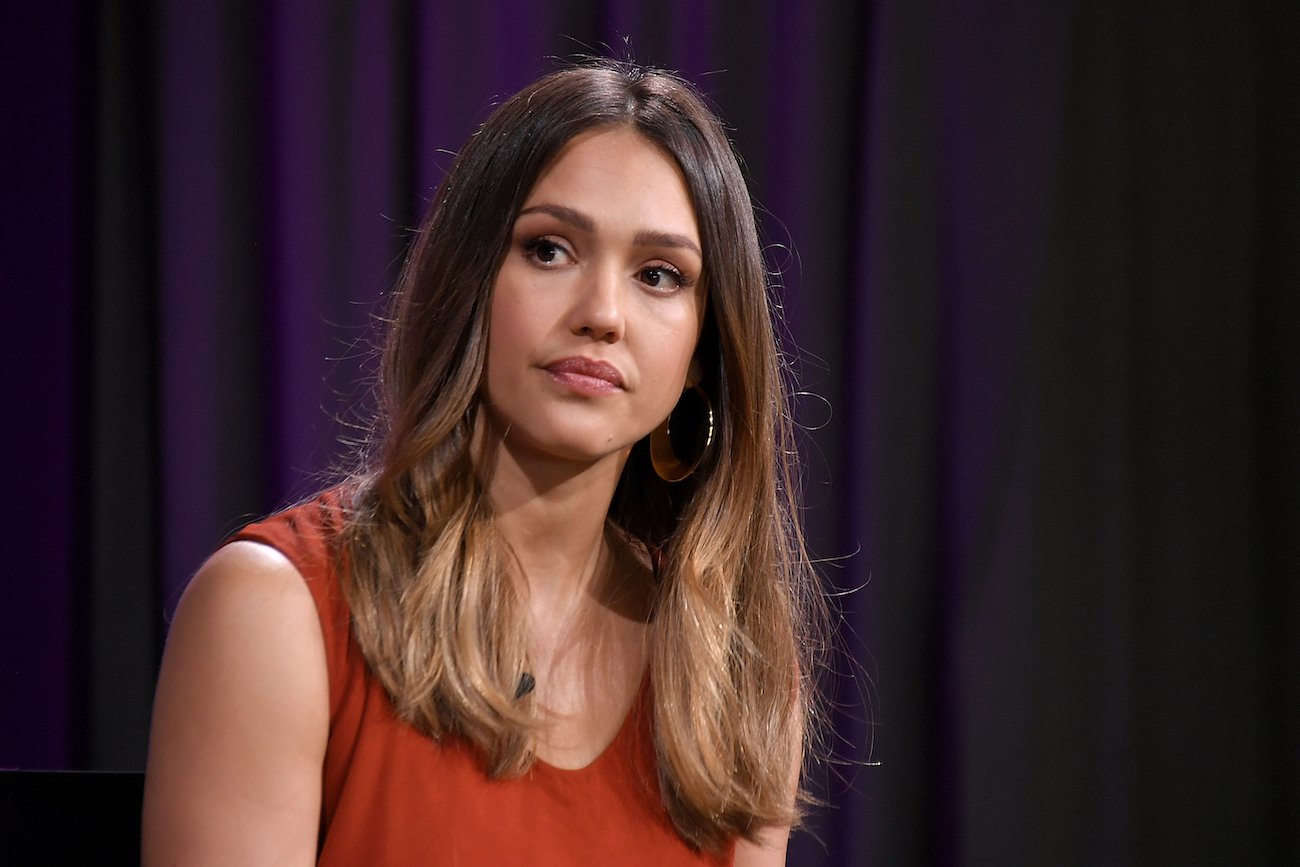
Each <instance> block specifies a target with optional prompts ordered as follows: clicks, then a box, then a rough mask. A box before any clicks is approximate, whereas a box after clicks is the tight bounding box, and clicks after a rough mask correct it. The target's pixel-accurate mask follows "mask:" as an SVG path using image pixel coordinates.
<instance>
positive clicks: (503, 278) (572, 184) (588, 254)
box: [484, 128, 705, 462]
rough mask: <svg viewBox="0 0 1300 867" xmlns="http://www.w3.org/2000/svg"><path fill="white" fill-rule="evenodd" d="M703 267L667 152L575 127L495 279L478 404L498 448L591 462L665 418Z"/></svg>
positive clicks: (695, 320)
mask: <svg viewBox="0 0 1300 867" xmlns="http://www.w3.org/2000/svg"><path fill="white" fill-rule="evenodd" d="M702 266H703V261H702V258H701V252H700V235H699V228H698V226H697V225H696V220H695V211H694V209H693V208H692V207H691V202H690V196H689V195H688V193H687V189H686V182H685V179H684V178H683V176H682V173H681V171H680V170H679V169H678V167H677V164H676V163H675V162H674V161H673V160H672V158H671V157H669V156H667V155H666V154H665V153H664V152H663V151H661V150H659V149H658V148H657V147H656V146H654V145H652V144H650V143H649V142H648V141H647V140H646V139H644V138H642V137H641V136H639V135H637V134H636V133H635V132H632V131H630V130H627V129H621V128H616V129H610V130H596V131H592V132H588V133H584V134H581V135H578V136H575V137H574V138H573V140H572V141H570V142H569V143H568V144H567V145H566V146H565V147H564V149H563V150H561V151H560V154H559V156H558V157H557V158H556V160H555V161H554V162H553V163H552V164H551V165H550V167H549V168H547V169H546V170H545V171H544V172H543V173H542V175H541V177H540V178H539V179H538V181H537V184H536V186H534V187H533V190H532V192H531V193H529V195H528V198H527V199H526V200H525V202H524V205H523V207H522V208H521V209H520V212H519V217H518V219H517V220H516V221H515V224H514V229H513V233H512V235H511V240H510V248H509V250H508V251H507V252H506V256H505V260H504V262H503V263H502V265H501V270H500V271H499V272H498V274H497V278H496V284H495V286H494V289H493V294H492V308H491V320H490V326H489V332H488V355H487V372H486V377H485V395H484V396H485V401H484V403H485V408H486V410H487V412H488V415H489V418H490V419H491V421H492V422H493V425H494V427H495V428H496V429H497V430H498V431H505V432H506V434H505V444H506V446H507V447H508V448H510V449H511V450H512V451H516V452H518V451H520V450H523V451H526V452H530V453H533V454H534V455H535V456H537V457H546V458H551V459H559V460H564V461H578V462H590V461H594V460H599V459H601V458H604V457H607V456H610V455H621V454H623V453H625V452H626V450H627V449H629V448H630V447H631V446H632V444H633V443H635V442H636V441H637V440H639V439H641V438H642V437H644V436H645V435H646V434H648V433H649V432H650V431H651V430H652V429H654V427H655V426H656V425H658V424H659V423H660V422H661V421H663V419H664V418H666V417H667V415H668V413H669V412H670V411H671V410H672V408H673V405H674V404H675V403H676V402H677V399H678V398H679V397H680V396H681V393H682V389H683V387H684V385H685V381H686V376H687V370H688V368H689V366H690V362H691V357H692V355H693V354H694V352H695V344H696V342H697V341H698V339H699V336H700V327H701V323H702V322H703V318H704V307H705V298H704V290H703V287H702V286H701V281H700V275H701V268H702ZM521 457H522V455H521Z"/></svg>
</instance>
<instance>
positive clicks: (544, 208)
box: [519, 205, 596, 232]
mask: <svg viewBox="0 0 1300 867" xmlns="http://www.w3.org/2000/svg"><path fill="white" fill-rule="evenodd" d="M525 214H550V215H551V216H552V217H554V218H555V219H557V220H560V221H561V222H564V223H568V224H569V225H570V226H573V227H574V228H577V229H581V230H582V231H584V232H594V231H596V221H595V220H593V219H591V217H588V216H587V215H586V214H584V213H582V211H575V210H574V209H573V208H566V207H564V205H533V206H532V207H531V208H524V209H523V210H522V211H520V212H519V216H521V217H522V216H524V215H525Z"/></svg>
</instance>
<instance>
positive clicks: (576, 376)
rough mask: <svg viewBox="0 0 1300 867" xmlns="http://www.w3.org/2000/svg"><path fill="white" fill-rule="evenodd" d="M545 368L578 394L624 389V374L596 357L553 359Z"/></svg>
mask: <svg viewBox="0 0 1300 867" xmlns="http://www.w3.org/2000/svg"><path fill="white" fill-rule="evenodd" d="M543 370H545V371H546V372H547V373H548V374H549V375H550V377H551V379H553V380H555V381H556V382H558V383H559V384H561V385H563V386H566V387H567V388H570V389H572V390H573V391H575V392H577V393H578V394H586V395H591V396H598V395H602V394H612V393H614V392H616V391H622V390H623V374H621V373H619V370H618V368H617V367H615V366H614V365H612V364H610V363H608V362H605V361H597V360H596V359H594V358H583V357H582V356H572V357H570V358H561V359H558V360H556V361H552V362H551V363H550V364H548V365H546V366H545V367H544V368H543Z"/></svg>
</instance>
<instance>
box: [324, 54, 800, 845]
mask: <svg viewBox="0 0 1300 867" xmlns="http://www.w3.org/2000/svg"><path fill="white" fill-rule="evenodd" d="M620 126H621V127H625V128H630V129H632V130H635V131H636V132H637V133H638V134H640V135H641V136H644V137H645V138H646V139H647V140H648V141H650V142H652V143H654V144H656V145H657V146H659V147H660V148H662V149H663V150H664V151H665V152H666V153H668V154H669V155H671V156H672V157H673V158H674V159H675V160H676V162H677V164H678V165H679V166H680V168H681V170H682V172H683V174H684V175H685V178H686V183H687V188H688V191H689V194H690V197H691V202H692V204H693V206H694V209H695V214H696V218H697V221H698V225H699V229H700V238H701V244H702V249H703V254H704V256H703V259H704V266H703V274H702V279H703V281H704V286H705V288H706V291H707V297H708V311H707V313H706V316H705V322H704V328H703V332H702V335H701V338H700V344H699V347H698V351H697V356H698V357H699V358H700V360H701V361H702V363H703V367H704V380H703V383H702V385H703V387H704V388H705V389H706V391H708V392H709V393H710V394H711V396H712V400H713V402H714V404H715V406H716V407H717V408H718V412H717V425H716V433H715V442H714V444H713V446H712V448H711V449H710V450H709V451H708V453H707V455H706V457H705V459H704V461H703V463H702V464H701V466H700V467H699V468H698V470H697V471H696V472H695V474H694V475H692V476H691V477H689V478H688V479H687V480H686V481H684V482H681V483H678V484H674V485H669V484H668V483H666V482H664V481H662V480H661V479H660V478H659V477H658V476H657V475H656V474H655V473H654V471H653V469H652V467H651V464H650V460H649V457H648V449H647V447H646V444H645V442H641V443H638V444H637V445H636V446H634V447H633V450H632V454H631V455H630V457H629V459H628V462H627V465H626V467H625V468H624V471H623V474H622V476H621V478H620V480H619V483H618V486H617V489H616V491H615V495H614V499H613V502H612V504H611V507H610V514H609V518H610V520H611V521H612V522H613V523H614V524H615V525H617V526H618V527H619V528H621V529H622V531H623V532H624V533H625V534H626V535H627V536H629V537H630V538H632V539H635V540H637V541H638V542H639V543H640V544H641V545H644V547H645V549H646V551H647V552H649V553H650V554H651V555H652V556H653V557H654V559H655V562H656V563H657V564H659V566H660V568H659V576H658V577H659V586H658V589H657V596H656V601H655V608H654V615H653V623H652V625H651V627H650V628H651V634H652V648H653V649H652V654H651V679H652V683H653V688H654V696H655V705H654V731H655V745H656V751H657V755H658V767H659V777H660V784H661V789H662V792H663V798H664V803H665V806H666V808H667V810H668V813H669V815H670V816H671V817H672V820H673V822H674V823H675V825H676V827H677V829H678V832H679V833H680V834H681V835H682V836H683V838H685V839H686V840H687V841H689V842H690V843H691V844H693V845H696V846H700V847H717V846H720V845H722V844H723V843H724V842H725V840H726V839H728V838H729V837H732V836H735V835H741V836H745V837H751V838H752V837H753V836H754V835H755V834H756V833H757V832H758V831H759V830H761V828H762V827H763V826H766V825H779V824H786V823H791V822H794V821H797V819H798V816H799V804H800V803H801V801H800V799H799V798H796V797H794V796H793V792H792V790H791V780H790V774H791V769H792V763H793V762H794V761H795V760H796V757H797V756H801V755H803V754H804V750H803V744H804V739H805V737H806V733H807V732H808V731H809V726H808V719H809V713H810V709H811V707H812V702H813V698H814V696H815V694H816V690H815V688H814V684H813V682H812V672H813V671H814V662H815V660H814V659H813V658H812V656H811V654H812V653H813V652H815V649H816V648H818V647H820V646H821V645H822V644H823V643H824V642H823V636H822V633H821V625H822V620H821V618H820V617H819V616H818V614H819V612H820V611H821V610H822V609H821V606H820V601H819V600H820V596H819V594H818V593H817V590H816V587H815V581H814V576H813V572H812V570H811V568H810V565H809V562H808V558H807V555H806V553H805V549H804V543H803V537H802V532H801V530H800V525H799V520H798V511H797V472H796V467H795V462H794V455H795V449H794V446H793V441H792V433H791V423H790V418H789V406H788V395H789V390H788V387H787V384H786V382H785V381H784V378H783V368H782V365H781V362H780V355H779V351H778V347H777V343H776V339H775V336H774V329H773V316H772V310H773V305H772V303H771V302H770V299H769V297H768V291H769V287H768V285H767V281H766V279H765V271H764V267H763V261H762V255H761V251H760V247H759V241H758V233H757V229H756V226H755V221H754V213H753V206H752V203H751V201H750V198H749V193H748V190H747V188H746V185H745V181H744V178H743V175H742V173H741V170H740V167H739V165H738V163H737V160H736V157H735V155H734V153H733V151H732V149H731V146H730V143H729V142H728V140H727V137H726V134H725V133H724V131H723V129H722V127H721V125H720V124H719V122H718V120H717V119H716V117H715V116H714V115H713V113H712V112H711V111H710V110H709V109H708V108H707V107H706V106H705V104H704V102H703V100H702V99H701V98H700V97H699V96H698V95H697V94H696V92H695V91H694V90H693V89H692V88H691V87H690V86H689V85H688V84H686V83H685V82H683V81H682V80H681V79H679V78H677V77H675V76H673V75H671V74H668V73H664V72H659V71H653V70H647V69H643V68H640V67H637V66H633V65H631V64H626V63H617V62H612V61H602V62H593V63H589V64H586V65H582V66H579V67H576V68H570V69H565V70H562V71H559V72H555V73H552V74H550V75H547V76H546V77H544V78H542V79H540V80H539V81H537V82H535V83H534V84H532V85H531V86H529V87H527V88H526V89H524V90H523V91H521V92H520V93H519V94H517V95H516V96H514V97H512V98H511V99H509V100H507V101H506V102H504V103H503V104H502V105H501V106H500V107H498V108H497V109H496V111H495V112H494V113H493V114H492V115H491V117H490V118H489V119H488V120H487V121H486V122H485V123H484V124H483V126H482V127H481V128H480V129H479V131H478V132H477V133H476V134H475V135H474V136H473V137H472V138H471V139H470V140H469V142H468V143H467V144H466V146H465V147H464V149H463V150H462V151H461V152H460V154H459V155H458V156H457V157H456V159H455V161H454V163H453V165H452V167H451V170H450V172H449V173H448V175H447V177H446V179H445V180H444V182H443V183H442V185H441V187H440V188H439V191H438V193H437V196H436V197H435V200H434V202H433V205H432V208H431V211H430V214H429V216H428V218H427V220H426V221H425V223H424V225H423V226H422V227H421V228H420V230H419V232H418V234H417V235H416V237H415V239H414V243H413V246H412V248H411V252H410V256H409V258H408V260H407V262H406V265H405V268H404V270H403V274H402V276H401V278H400V282H399V285H398V291H397V294H396V299H395V307H394V310H393V314H392V322H391V328H390V333H389V337H388V341H387V343H386V345H385V350H384V355H383V362H382V369H381V380H380V411H379V413H378V419H377V422H376V426H375V431H374V437H373V439H372V443H371V450H370V452H369V454H368V455H367V459H366V462H365V467H364V469H363V470H362V471H361V472H359V473H358V474H357V476H356V478H355V479H354V482H353V485H354V490H353V494H352V498H351V501H352V502H351V511H350V514H349V518H348V523H347V527H346V530H345V533H344V537H343V540H342V541H343V556H344V557H345V558H346V560H347V564H348V568H347V570H346V576H347V577H346V579H345V588H346V593H347V598H348V602H349V605H350V606H351V610H352V616H353V628H354V630H355V633H356V637H357V640H358V642H359V644H360V646H361V649H362V652H363V653H364V655H365V657H366V660H367V661H368V663H369V665H370V667H371V669H372V670H373V671H374V673H375V675H376V676H377V677H378V678H379V680H380V682H381V683H382V684H383V686H384V688H385V689H386V690H387V692H388V694H389V695H390V697H391V698H392V701H393V704H394V707H395V708H396V710H397V712H398V714H399V715H400V716H401V717H402V718H404V719H406V720H407V721H409V722H410V723H411V724H412V725H414V726H415V727H417V728H418V729H420V730H421V731H424V732H426V733H428V734H429V735H431V736H433V737H440V736H442V735H444V734H446V733H448V732H454V733H456V734H459V735H460V736H463V737H465V738H467V739H468V740H470V741H472V742H473V743H474V744H476V745H477V746H478V747H479V748H480V749H481V751H482V753H483V754H484V756H485V760H486V768H487V772H488V773H489V774H491V775H494V776H501V775H512V774H518V773H521V772H522V771H524V770H525V769H527V767H528V766H529V764H530V763H531V762H532V760H533V752H532V739H531V737H530V735H531V732H532V728H533V726H535V725H536V723H535V720H534V718H533V716H532V714H531V706H530V704H529V703H528V701H527V699H524V700H519V699H517V698H516V694H515V693H516V687H517V685H518V683H519V681H520V676H521V673H522V672H523V671H525V670H526V668H527V663H526V653H527V650H526V647H525V643H524V638H523V636H524V629H523V628H522V619H521V618H522V612H521V608H522V606H521V605H520V600H519V598H518V593H517V591H516V589H515V588H514V586H513V582H512V581H511V580H509V578H508V576H507V573H506V571H505V569H504V568H503V561H504V557H503V556H502V554H501V544H500V542H499V540H498V539H497V537H496V535H495V532H494V528H493V521H492V514H491V508H490V506H489V504H488V501H487V497H486V496H485V492H484V490H483V485H482V482H481V481H480V478H479V475H478V474H476V472H475V467H474V463H473V458H472V454H471V441H472V427H473V424H474V420H475V418H476V413H477V408H478V404H479V401H480V384H481V380H482V377H483V370H484V358H485V353H486V349H487V340H488V333H487V323H488V310H489V304H490V299H491V291H492V286H493V283H494V280H495V277H496V273H497V271H498V269H499V267H500V264H501V261H502V258H503V256H504V255H505V252H506V250H507V246H508V241H509V237H510V232H511V230H512V226H513V223H514V220H515V217H516V215H517V214H518V212H519V209H520V208H521V207H522V204H523V202H524V200H525V198H526V197H527V195H528V194H529V192H530V191H531V189H532V187H533V185H534V183H535V182H536V180H537V178H538V177H539V175H540V174H541V172H542V171H543V170H544V169H545V167H546V166H547V165H549V163H550V162H551V161H552V160H553V159H554V158H555V157H556V155H557V154H558V153H559V151H560V149H561V148H562V147H563V146H564V145H565V143H567V142H568V141H569V140H570V139H572V138H573V136H575V135H576V134H578V133H580V132H583V131H586V130H591V129H594V128H600V127H620Z"/></svg>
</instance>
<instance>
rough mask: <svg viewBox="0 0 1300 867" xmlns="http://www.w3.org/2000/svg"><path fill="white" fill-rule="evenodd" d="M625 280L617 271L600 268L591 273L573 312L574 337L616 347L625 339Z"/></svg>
mask: <svg viewBox="0 0 1300 867" xmlns="http://www.w3.org/2000/svg"><path fill="white" fill-rule="evenodd" d="M624 303H625V299H624V298H623V286H622V276H621V274H620V273H619V272H618V270H617V269H615V268H612V267H604V266H602V267H600V268H596V269H594V270H592V271H591V272H589V274H588V276H587V279H585V280H583V281H582V284H581V285H580V286H579V292H578V297H577V298H576V299H575V300H574V304H573V309H572V311H571V320H570V328H571V329H572V331H573V333H574V334H579V335H582V336H585V337H590V338H592V339H593V340H601V341H605V342H607V343H616V342H618V341H619V340H622V339H623V330H624V328H625V327H626V324H627V323H626V321H625V318H624V311H623V305H624Z"/></svg>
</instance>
